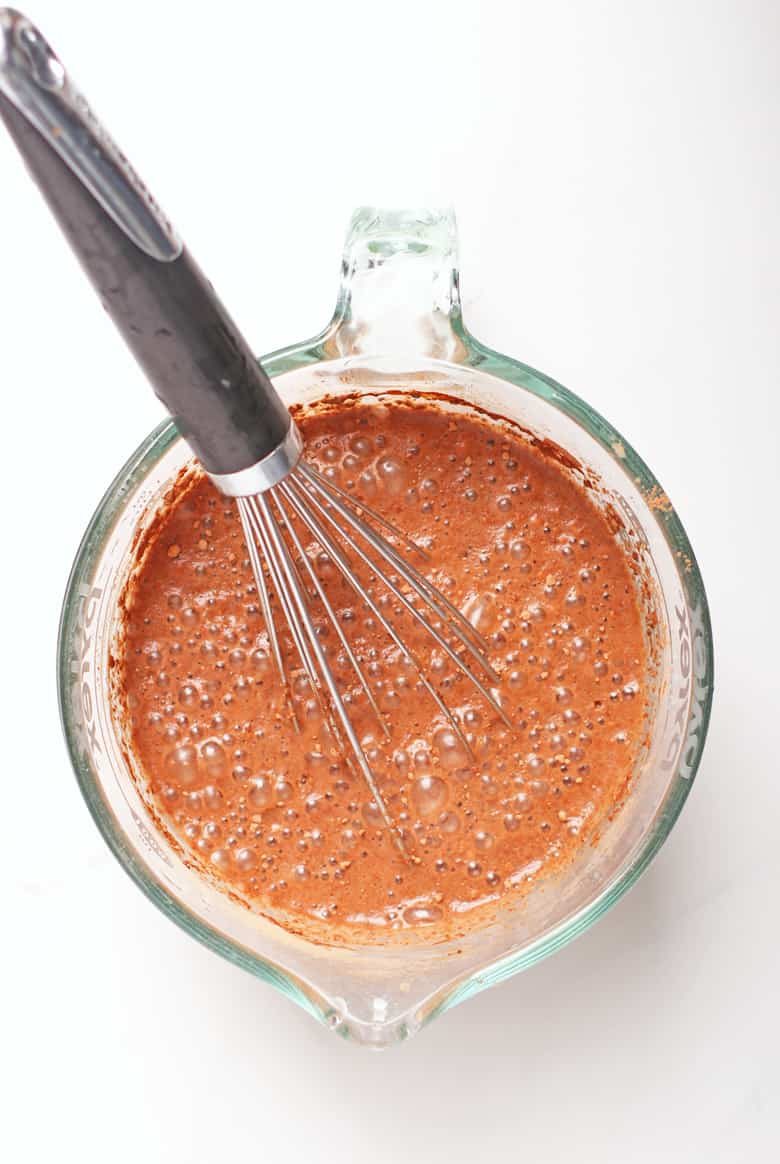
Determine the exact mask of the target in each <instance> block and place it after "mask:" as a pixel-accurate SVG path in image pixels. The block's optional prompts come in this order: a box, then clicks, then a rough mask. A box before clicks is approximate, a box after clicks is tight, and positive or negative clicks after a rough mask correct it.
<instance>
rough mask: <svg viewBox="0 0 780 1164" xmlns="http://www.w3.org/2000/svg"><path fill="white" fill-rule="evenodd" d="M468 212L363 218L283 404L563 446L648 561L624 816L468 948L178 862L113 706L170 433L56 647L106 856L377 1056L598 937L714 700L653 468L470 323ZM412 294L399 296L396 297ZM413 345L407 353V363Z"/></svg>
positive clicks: (283, 388) (92, 531) (646, 851)
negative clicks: (332, 921)
mask: <svg viewBox="0 0 780 1164" xmlns="http://www.w3.org/2000/svg"><path fill="white" fill-rule="evenodd" d="M455 249H456V239H455V228H454V220H453V219H452V216H451V215H449V214H447V213H445V214H439V213H431V212H427V211H399V212H377V211H373V210H371V209H370V208H364V209H362V210H360V211H357V212H356V214H355V216H354V217H353V222H352V226H351V228H350V234H349V235H348V238H347V247H346V252H345V258H344V265H343V268H342V287H341V293H340V296H339V301H338V305H337V309H336V314H335V316H334V319H333V321H332V322H331V324H330V325H329V327H328V328H326V329H325V331H324V332H323V333H321V335H319V336H317V337H316V338H315V339H314V340H311V341H309V342H307V343H305V344H300V345H297V346H295V347H293V348H288V349H285V350H283V351H281V352H278V353H275V354H274V355H272V356H270V357H268V358H266V359H264V360H263V364H264V367H265V368H266V370H267V371H268V372H269V374H270V375H272V376H273V377H274V382H275V384H276V386H277V388H278V389H279V391H280V392H281V393H282V395H283V396H284V397H285V399H286V400H287V401H288V402H289V403H297V402H301V403H305V402H309V401H313V400H316V399H319V398H321V397H323V396H338V395H344V394H350V395H352V394H355V393H358V394H360V395H362V396H366V397H372V398H376V397H380V398H381V396H382V395H384V394H386V393H393V392H399V391H402V392H409V391H413V392H415V393H420V394H427V393H435V394H437V396H438V395H439V394H441V396H443V397H446V398H448V400H449V401H450V403H445V405H444V406H447V407H454V408H457V407H468V406H469V405H476V406H477V407H479V408H481V409H483V410H486V411H488V412H489V413H491V414H493V415H495V416H498V417H502V418H505V419H506V420H507V421H509V422H513V423H514V424H517V425H518V426H519V427H520V428H521V429H522V430H523V432H524V433H525V434H527V435H528V437H529V439H534V440H537V441H542V442H547V443H548V445H549V444H554V445H555V446H557V447H558V448H559V449H560V450H565V458H564V459H565V461H566V463H568V464H569V465H570V470H569V471H570V472H571V473H573V474H574V475H575V476H577V477H580V478H582V477H586V478H587V479H588V481H589V483H590V484H591V486H592V487H593V496H594V497H595V498H596V499H597V500H598V503H599V504H601V505H603V506H605V507H608V508H609V510H610V512H611V515H612V518H613V520H614V523H615V528H616V529H617V530H619V531H620V532H619V534H618V535H617V536H619V537H620V538H621V540H622V541H623V542H624V544H625V546H626V548H627V549H628V550H629V551H630V552H631V553H632V554H635V555H636V559H637V561H638V563H639V567H638V569H637V571H636V579H637V593H638V597H639V600H640V604H641V606H642V608H643V609H644V610H645V612H646V613H647V616H648V617H647V618H646V626H647V630H648V645H649V653H650V655H651V657H652V659H653V676H652V689H653V692H654V694H653V698H652V701H651V707H650V710H649V721H648V739H647V746H646V748H645V749H644V750H643V752H642V753H641V755H640V756H639V757H638V759H637V765H636V770H635V773H634V778H633V782H632V786H631V791H630V793H629V795H628V798H627V800H626V803H625V805H624V806H623V808H622V810H621V811H620V812H618V813H617V814H616V815H615V816H614V818H613V819H612V820H611V821H608V822H605V823H604V824H603V826H602V828H601V832H600V836H599V841H598V844H597V845H590V844H587V843H585V844H583V846H582V848H581V849H580V850H579V853H578V856H577V857H576V858H575V860H574V862H573V863H572V864H570V865H568V866H567V867H566V868H565V869H564V870H563V871H562V872H561V873H560V874H558V875H555V876H550V877H549V878H547V879H545V878H541V879H540V880H539V882H538V884H537V885H535V886H534V887H533V888H531V889H529V890H528V891H527V894H526V895H525V896H523V898H522V900H521V901H520V902H519V903H518V904H517V905H515V906H514V907H507V908H506V909H505V910H504V912H502V913H501V914H499V915H498V916H497V917H496V918H494V919H493V920H492V921H490V922H489V924H487V925H485V926H483V927H481V928H479V929H477V930H474V931H471V932H468V933H467V934H466V935H465V936H464V937H462V938H459V939H458V940H457V941H454V940H453V941H449V942H446V941H445V942H439V943H437V944H431V943H425V942H424V941H423V934H422V933H420V936H419V938H418V939H417V940H416V941H414V942H412V941H411V940H410V941H408V942H406V943H404V944H388V945H384V946H383V945H377V944H373V945H370V946H359V945H353V946H336V947H333V946H325V945H322V944H316V943H314V942H312V941H309V940H307V939H305V938H304V937H301V936H299V935H296V934H293V933H291V932H288V931H286V930H284V929H283V928H281V927H280V926H279V925H277V924H276V923H274V922H273V921H271V920H270V919H268V918H266V917H263V916H261V915H259V914H256V913H254V912H252V911H250V910H248V909H247V908H246V907H245V906H243V905H242V904H240V903H239V902H238V901H235V900H232V899H231V898H230V897H229V896H228V895H227V894H226V893H225V892H224V891H222V890H220V889H219V888H218V887H217V885H216V884H211V883H210V882H209V881H208V879H207V878H206V877H205V876H204V875H202V874H198V873H197V872H196V871H194V870H193V869H191V868H188V866H187V865H186V864H185V863H184V861H183V860H182V859H181V856H180V855H179V853H178V852H177V850H176V849H175V848H174V847H173V846H172V845H171V844H170V843H169V842H168V841H167V840H166V838H165V836H164V834H163V833H162V832H161V831H160V830H159V829H158V828H157V827H156V825H155V824H154V821H153V819H152V817H151V816H150V814H149V812H148V809H147V806H146V803H145V801H144V799H143V797H142V795H141V794H140V792H139V789H138V787H137V786H136V783H135V781H134V779H133V776H132V773H131V771H130V768H129V766H128V764H127V761H126V759H125V756H124V753H123V749H122V742H121V738H120V734H119V732H118V730H117V726H116V724H115V721H114V716H113V714H112V707H111V700H110V682H109V669H110V648H111V645H112V641H113V640H114V637H115V635H116V632H117V627H118V598H119V595H120V594H121V591H122V588H123V586H124V583H125V581H126V578H127V574H128V570H129V568H130V566H131V565H132V562H133V545H134V539H135V538H136V536H137V534H138V531H139V528H142V527H143V526H145V524H146V523H147V522H148V521H149V520H150V518H151V517H152V516H153V514H154V513H155V511H156V509H157V507H158V506H159V504H160V502H161V500H162V497H163V495H164V494H165V492H166V491H167V490H168V489H169V488H170V486H171V484H172V483H173V481H174V480H175V478H176V477H177V474H178V473H179V472H180V470H181V469H182V468H183V467H184V466H185V465H187V464H188V463H189V461H190V453H189V450H188V448H187V446H186V445H185V444H184V442H183V441H182V440H181V439H180V438H179V437H178V434H177V432H176V430H175V428H174V426H173V424H172V423H170V422H169V423H166V424H164V425H162V426H161V427H160V428H158V429H157V430H156V431H155V432H154V433H152V434H151V435H150V437H149V438H148V439H147V440H146V441H145V442H144V443H143V445H142V446H141V447H140V449H139V450H138V451H137V452H136V454H135V455H134V456H133V457H132V458H131V460H130V461H129V462H128V463H127V464H126V465H125V466H124V468H123V469H122V470H121V472H120V473H119V475H118V476H117V478H116V479H115V481H114V482H113V484H112V485H111V487H110V488H109V490H108V492H107V493H106V495H105V497H104V498H103V500H102V502H101V503H100V506H99V507H98V509H97V511H96V513H95V516H94V517H93V519H92V522H91V524H90V526H89V528H88V530H87V532H86V534H85V537H84V540H83V542H82V545H81V547H80V549H79V551H78V555H77V558H76V561H75V564H74V567H73V571H72V574H71V578H70V581H69V583H68V588H67V593H66V597H65V604H64V609H63V614H62V623H61V630H60V643H59V688H60V704H61V712H62V719H63V725H64V729H65V735H66V739H67V743H68V747H69V751H70V756H71V760H72V763H73V766H74V769H75V772H76V776H77V778H78V781H79V784H80V786H81V790H82V792H83V795H84V797H85V799H86V801H87V804H88V806H89V808H90V811H91V812H92V815H93V817H94V819H95V821H96V823H97V825H98V827H99V828H100V830H101V832H102V834H103V836H104V837H105V839H106V842H107V843H108V845H109V847H110V848H111V850H112V851H113V853H114V854H115V856H116V857H117V858H118V860H119V861H120V863H121V864H122V865H123V867H124V868H125V869H126V871H127V872H128V873H129V874H130V876H131V877H132V878H133V879H134V881H136V883H137V884H138V885H139V886H140V888H141V889H143V891H144V892H145V893H146V894H147V895H148V896H149V897H150V898H151V899H152V900H153V901H154V902H155V903H156V904H157V905H158V906H159V907H160V908H161V909H162V910H163V912H164V913H166V914H167V915H168V916H169V917H170V918H172V919H173V920H174V921H176V922H177V923H178V924H179V925H181V926H182V928H184V929H185V930H187V932H188V933H190V934H192V935H193V936H194V937H196V938H198V939H199V940H200V941H202V942H203V943H204V944H205V945H207V946H209V947H210V948H211V949H213V950H215V951H216V952H217V953H220V954H222V955H223V956H224V957H226V958H228V959H230V960H231V961H232V962H234V963H236V964H237V965H240V966H243V967H244V968H245V969H247V970H249V971H250V972H251V973H253V974H255V975H257V976H258V977H259V978H262V979H264V980H265V981H267V982H270V983H271V984H272V985H273V986H275V987H276V988H277V989H278V990H280V991H281V992H282V993H284V994H286V995H287V996H289V997H291V998H293V999H294V1000H295V1001H297V1002H298V1003H300V1004H301V1005H302V1006H304V1007H305V1008H306V1009H307V1010H308V1011H309V1012H310V1013H311V1014H312V1015H314V1016H315V1017H317V1018H319V1019H320V1020H322V1021H325V1022H327V1023H328V1025H330V1026H331V1027H333V1028H334V1029H335V1030H337V1031H338V1032H339V1033H341V1034H343V1035H345V1036H349V1037H352V1038H354V1039H356V1040H357V1041H359V1042H361V1043H364V1044H368V1045H371V1046H375V1047H381V1046H385V1045H388V1044H389V1043H392V1042H394V1041H397V1040H399V1039H403V1038H406V1037H408V1036H409V1035H410V1034H412V1033H414V1032H415V1031H416V1030H418V1029H419V1028H420V1027H421V1026H422V1025H423V1024H424V1023H426V1022H427V1021H429V1020H430V1019H431V1018H432V1017H434V1016H435V1015H438V1014H442V1013H443V1012H444V1011H446V1010H447V1009H448V1008H449V1007H451V1006H452V1005H454V1004H455V1003H456V1002H459V1001H462V1000H464V999H465V998H468V997H469V996H470V995H472V994H474V993H476V992H477V991H479V990H481V989H483V988H484V987H486V986H489V985H492V984H493V983H496V982H499V981H501V980H502V979H503V978H505V977H507V976H509V975H511V974H514V973H517V972H518V971H520V970H522V969H524V968H525V967H527V966H530V965H532V964H533V963H535V962H537V961H538V960H540V959H541V958H543V957H545V956H546V955H548V954H549V953H551V952H553V951H554V950H555V949H557V948H558V947H559V946H561V945H563V944H565V943H566V942H568V941H570V940H571V939H572V938H573V937H575V936H576V935H577V934H578V933H580V932H582V931H583V930H584V929H586V928H587V927H588V926H590V925H591V924H592V923H593V922H594V921H595V920H596V919H597V918H598V917H600V916H601V915H602V914H603V913H604V912H605V911H606V910H607V909H608V908H609V906H610V905H611V904H613V903H614V902H615V901H616V900H617V899H618V898H619V897H620V896H621V895H622V894H623V893H624V892H625V891H626V889H628V888H629V887H630V886H631V885H632V884H633V882H634V881H635V880H636V878H637V877H638V876H639V874H640V873H641V872H642V870H643V869H644V868H645V867H646V865H647V864H648V862H649V861H650V859H651V858H652V856H653V855H654V854H655V852H656V851H657V850H658V848H659V847H660V845H661V844H662V843H663V841H664V839H665V838H666V836H667V835H668V833H669V831H670V829H671V827H672V825H673V824H674V821H675V820H676V818H677V816H678V814H679V812H680V809H681V808H682V805H683V803H684V801H685V799H686V797H687V795H688V792H689V790H690V786H691V782H692V779H693V777H694V775H695V772H696V769H697V766H698V763H699V759H700V756H701V752H702V748H703V745H704V738H705V735H706V730H707V721H708V717H709V709H710V703H711V698H712V676H713V659H712V639H711V631H710V624H709V615H708V610H707V603H706V597H705V593H704V587H703V584H702V580H701V577H700V575H699V572H698V568H697V566H696V562H695V559H694V556H693V552H692V550H691V547H690V545H689V543H688V540H687V537H686V535H685V532H684V530H683V528H682V526H681V524H680V522H679V519H678V518H677V516H676V514H675V512H674V510H673V509H672V507H671V505H670V503H669V502H668V499H667V498H666V496H665V494H664V493H663V492H662V490H661V488H660V486H659V485H658V483H657V481H656V480H655V478H654V477H653V476H652V474H651V473H650V471H649V470H648V469H647V467H646V466H645V465H644V463H643V462H642V461H641V460H640V458H639V457H638V456H637V455H636V453H634V452H633V450H632V449H631V448H630V446H629V445H628V444H627V443H626V442H625V441H624V440H623V439H622V438H621V437H620V436H619V435H618V434H617V433H616V432H615V430H614V429H612V428H611V426H610V425H608V424H607V422H606V421H604V420H603V418H601V417H600V416H599V415H598V414H597V413H595V412H594V411H593V410H592V409H590V408H589V407H588V405H586V404H585V403H584V402H583V401H582V400H580V399H579V398H577V397H576V396H573V395H572V394H571V393H569V392H567V391H566V390H565V389H563V388H562V387H561V386H560V385H558V384H556V383H555V382H554V381H551V380H549V379H548V378H546V377H544V376H542V375H540V374H539V373H537V372H534V371H533V370H532V369H530V368H527V367H525V366H524V365H522V364H519V363H517V362H515V361H512V360H509V359H508V358H507V357H504V356H501V355H498V354H497V353H495V352H492V351H490V350H489V349H487V348H485V347H484V346H483V345H481V344H480V343H479V342H478V341H477V340H475V339H474V337H472V336H471V335H470V334H469V333H468V332H467V330H466V329H465V327H464V326H463V322H462V319H461V315H460V304H459V298H458V276H457V264H456V257H455ZM399 289H400V292H401V293H400V294H399ZM410 353H411V354H410Z"/></svg>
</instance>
